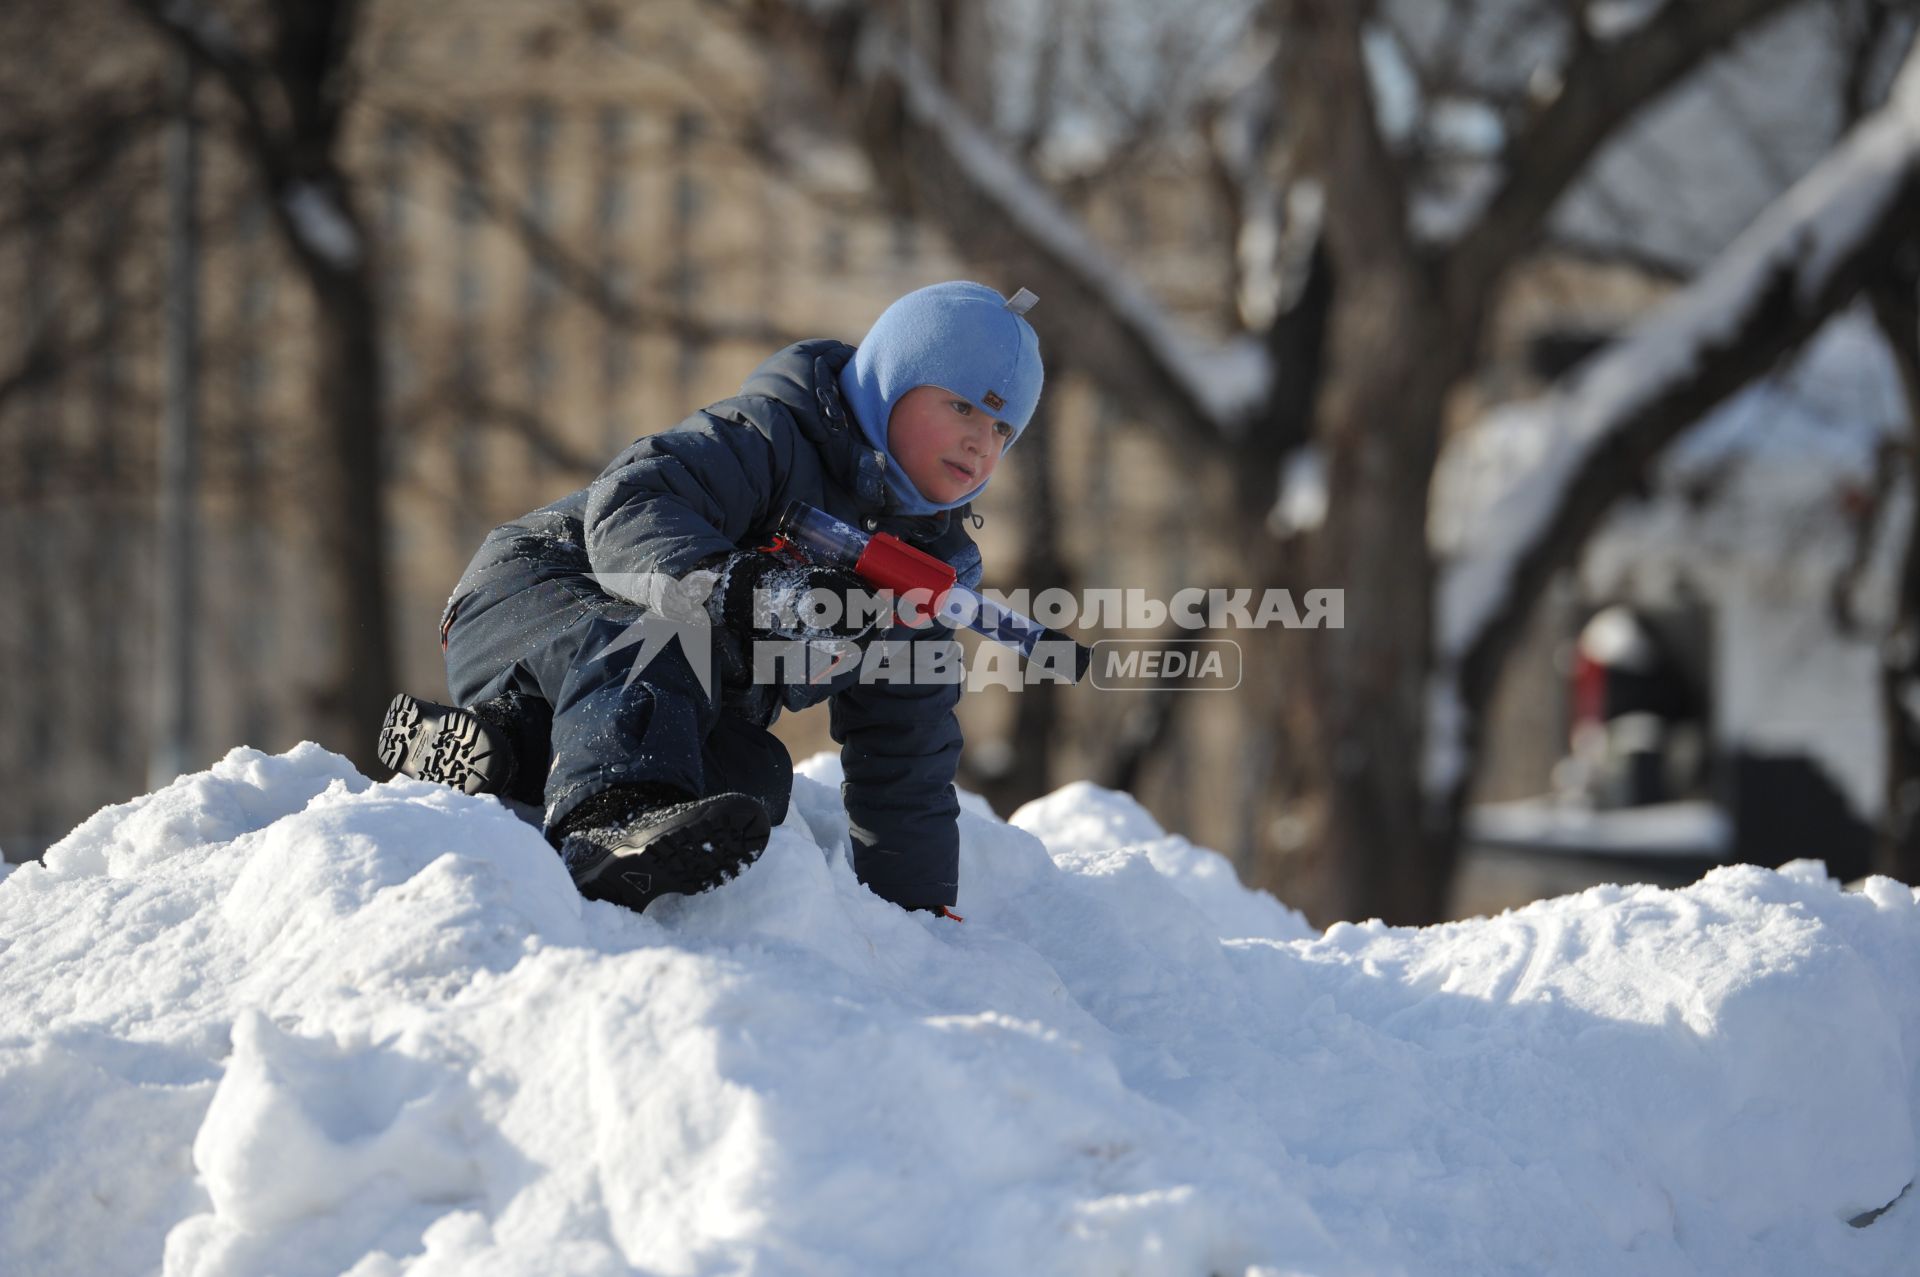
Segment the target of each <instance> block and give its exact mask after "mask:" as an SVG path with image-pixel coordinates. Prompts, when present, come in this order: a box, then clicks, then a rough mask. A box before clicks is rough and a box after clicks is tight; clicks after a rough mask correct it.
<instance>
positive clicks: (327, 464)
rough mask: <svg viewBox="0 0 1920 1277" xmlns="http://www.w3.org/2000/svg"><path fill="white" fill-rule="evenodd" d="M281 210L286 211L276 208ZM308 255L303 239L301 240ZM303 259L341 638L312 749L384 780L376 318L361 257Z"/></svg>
mask: <svg viewBox="0 0 1920 1277" xmlns="http://www.w3.org/2000/svg"><path fill="white" fill-rule="evenodd" d="M323 189H327V190H330V191H332V192H334V193H335V207H336V208H337V209H338V210H339V211H340V213H341V215H342V216H343V217H344V218H345V219H346V224H347V225H348V226H349V227H350V228H351V230H352V233H353V236H354V239H355V242H357V243H358V244H359V245H365V244H366V243H367V237H366V234H365V231H364V227H363V224H362V222H361V219H360V217H359V214H358V211H357V210H356V209H354V208H353V207H352V205H351V202H350V201H349V200H348V199H347V198H346V196H345V194H344V192H345V190H346V187H345V183H344V182H342V181H340V180H338V179H337V178H332V179H331V180H328V181H326V182H325V183H324V186H323ZM280 202H281V204H282V206H283V207H284V202H285V201H284V200H282V201H280ZM294 239H295V242H296V244H300V238H299V234H298V233H297V231H296V234H295V235H294ZM297 256H298V258H299V260H300V264H301V266H302V269H303V271H304V273H305V275H306V278H307V283H308V285H309V288H310V289H311V291H312V294H313V302H314V312H315V320H316V323H315V328H316V338H317V344H318V355H319V358H318V360H317V363H316V367H315V403H316V404H317V406H318V407H319V409H320V413H321V430H322V433H323V438H324V444H323V448H322V451H321V462H322V464H321V467H320V472H319V474H318V475H317V476H316V478H317V479H318V484H317V485H316V487H317V489H318V490H317V491H316V492H314V493H313V505H314V510H315V513H316V515H317V517H318V518H319V520H320V522H321V525H322V531H321V536H320V539H319V545H320V548H321V556H320V572H321V581H320V588H319V591H318V593H319V599H318V600H317V602H318V605H319V606H320V608H321V609H322V614H323V615H325V616H329V617H332V618H334V621H335V624H336V626H337V627H338V628H337V630H336V640H335V642H334V644H333V664H332V668H331V669H329V670H327V671H326V672H325V675H324V681H323V682H322V684H321V686H320V688H319V689H318V694H317V696H316V701H317V704H316V710H317V711H318V717H317V721H316V723H315V724H314V734H315V738H316V739H317V740H318V741H319V742H320V743H321V744H323V745H325V746H326V747H327V748H328V749H331V750H334V751H336V752H338V753H341V754H344V755H346V757H348V758H350V759H352V760H353V762H354V765H355V766H357V767H359V768H360V769H361V770H362V771H365V772H368V774H370V775H380V774H383V773H382V772H381V771H380V769H379V766H378V759H377V757H376V755H375V752H374V743H375V738H376V736H377V733H378V730H379V726H380V718H381V715H382V714H383V713H384V712H385V709H386V704H387V701H388V700H389V699H390V698H391V697H392V695H393V692H394V686H393V679H394V673H393V655H392V646H391V643H392V639H391V632H390V616H391V614H390V610H389V601H388V582H387V531H386V528H387V524H386V510H385V504H384V501H383V496H384V491H385V483H384V473H383V471H384V466H383V463H382V457H381V440H382V438H383V436H384V424H385V410H386V395H385V393H384V390H383V381H384V370H383V367H382V364H381V360H380V338H379V329H380V324H379V307H378V302H377V299H376V296H375V291H374V287H373V270H372V265H371V263H370V261H369V260H368V258H367V255H366V254H365V252H360V253H358V254H357V255H354V256H352V258H351V260H349V259H348V257H347V256H346V255H344V254H342V255H337V256H336V257H334V258H331V259H330V258H327V257H324V256H321V255H319V254H317V253H315V252H314V251H312V247H311V246H310V245H304V244H300V247H299V248H298V249H297Z"/></svg>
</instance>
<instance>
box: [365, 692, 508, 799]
mask: <svg viewBox="0 0 1920 1277" xmlns="http://www.w3.org/2000/svg"><path fill="white" fill-rule="evenodd" d="M524 699H525V698H523V697H520V696H519V695H518V694H517V693H513V692H508V693H506V694H505V695H503V696H496V697H494V698H493V699H492V700H490V701H483V702H481V703H480V704H478V705H473V706H469V707H467V708H465V709H458V708H455V707H454V706H451V705H438V704H435V703H434V702H433V701H423V700H420V699H418V698H416V697H412V696H408V695H406V694H405V693H402V694H400V695H399V696H396V697H394V698H393V702H392V703H391V704H390V705H388V706H387V717H386V721H385V722H383V723H382V724H381V725H380V761H381V762H383V763H385V764H386V765H387V766H389V767H391V768H393V770H395V771H396V772H399V773H400V774H401V775H403V776H413V777H416V778H417V779H420V780H431V781H438V782H439V783H440V784H443V785H451V786H453V787H454V788H455V789H457V790H459V791H460V792H461V793H464V794H503V795H508V796H512V797H515V798H519V799H520V800H521V801H526V802H532V803H535V804H538V803H539V801H540V794H539V793H538V792H537V791H536V792H533V793H532V794H531V796H527V795H525V794H522V793H521V792H520V791H522V790H526V789H527V788H528V786H527V785H525V784H516V781H518V780H519V779H520V775H521V773H522V772H523V771H524V772H530V773H532V779H534V780H535V781H538V779H539V775H538V770H539V769H538V767H537V766H535V767H529V768H522V767H521V766H520V765H519V760H518V758H517V757H516V752H517V751H516V750H515V738H516V737H517V736H523V735H525V733H524V732H523V731H522V730H520V728H521V724H520V722H519V720H520V718H522V717H523V716H524V715H523V714H522V708H523V707H522V705H521V702H522V701H523V700H524ZM535 762H536V763H537V762H538V760H535Z"/></svg>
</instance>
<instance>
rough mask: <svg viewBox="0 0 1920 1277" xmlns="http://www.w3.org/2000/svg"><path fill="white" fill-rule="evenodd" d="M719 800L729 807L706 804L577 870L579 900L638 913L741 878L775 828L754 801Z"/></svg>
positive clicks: (643, 831) (734, 796) (710, 801)
mask: <svg viewBox="0 0 1920 1277" xmlns="http://www.w3.org/2000/svg"><path fill="white" fill-rule="evenodd" d="M720 797H724V798H726V799H728V800H730V801H725V802H721V801H717V800H716V799H707V800H705V801H704V802H702V803H701V804H700V805H699V806H698V807H695V808H694V809H692V810H691V811H687V812H684V813H682V814H681V815H679V816H677V817H675V818H674V819H672V820H670V821H667V822H664V823H663V824H660V825H655V826H650V827H647V828H644V829H641V830H638V831H636V834H635V837H634V838H632V839H630V840H628V841H627V842H625V843H622V844H620V845H618V846H616V847H613V848H611V849H609V850H605V851H603V852H601V854H600V856H599V857H598V858H597V859H595V860H592V861H589V862H588V863H586V864H585V865H582V866H581V867H580V868H578V869H576V870H575V871H574V875H573V881H574V884H575V885H576V886H577V887H579V889H580V894H581V895H583V896H585V897H586V898H587V899H589V900H610V901H612V902H613V903H614V904H618V905H625V906H626V907H627V908H629V909H631V910H633V911H634V912H635V913H639V912H641V911H643V910H644V909H646V907H647V906H648V905H650V904H652V903H653V902H654V901H655V900H657V899H658V898H660V897H661V896H665V895H675V894H678V895H685V896H692V895H698V894H699V893H700V892H703V891H711V890H713V889H714V888H715V887H718V886H720V885H721V884H722V883H726V882H731V881H732V880H733V879H735V878H737V877H739V876H740V874H741V872H742V871H743V870H745V869H746V867H747V866H748V865H751V864H752V863H753V862H754V861H756V860H758V859H759V858H760V853H761V852H762V851H765V850H766V847H767V839H768V837H769V836H770V835H771V833H772V826H771V825H770V824H769V823H768V821H767V809H766V808H765V807H762V806H761V805H760V804H759V803H758V802H757V801H755V800H754V799H752V798H748V797H746V796H744V795H738V794H729V795H722V796H720Z"/></svg>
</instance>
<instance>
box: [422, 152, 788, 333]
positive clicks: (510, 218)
mask: <svg viewBox="0 0 1920 1277" xmlns="http://www.w3.org/2000/svg"><path fill="white" fill-rule="evenodd" d="M426 134H427V137H428V139H429V140H430V141H431V143H432V144H433V146H434V148H435V150H437V151H438V152H439V153H440V154H441V156H443V157H444V158H445V159H446V160H447V162H448V163H449V164H451V165H452V166H453V168H454V169H455V171H456V172H457V173H458V174H459V175H460V177H461V179H462V181H464V182H465V183H466V190H467V192H468V194H469V196H470V197H471V198H472V199H473V201H474V203H475V206H476V207H477V209H478V211H479V212H481V213H482V214H484V215H486V216H487V217H490V218H492V219H493V220H494V221H495V222H496V223H498V224H499V225H501V226H504V227H505V228H506V229H507V230H508V231H510V232H512V234H513V235H514V237H515V238H516V239H518V240H519V241H520V244H521V246H522V247H523V248H525V249H526V251H527V255H528V256H529V257H531V258H532V259H533V260H534V262H536V263H537V264H538V265H539V266H540V267H541V268H542V269H543V270H545V271H546V272H547V273H548V275H549V276H550V277H551V278H552V279H553V281H554V282H555V283H556V284H558V285H559V286H561V287H562V288H565V289H567V290H568V291H569V292H572V293H573V294H575V295H576V296H578V297H579V298H580V299H581V300H582V301H584V302H586V303H587V304H588V305H589V306H590V307H592V308H593V310H594V311H595V313H597V314H598V315H599V316H600V317H601V318H603V319H605V320H606V321H607V322H608V323H610V324H612V325H614V326H615V327H617V328H622V329H626V330H629V331H633V332H661V333H671V334H673V335H675V336H680V337H685V338H687V339H689V340H692V341H704V342H718V341H742V342H751V343H753V344H756V345H782V346H784V345H787V344H790V343H792V342H795V341H798V340H800V339H801V337H803V336H805V334H800V333H793V332H790V331H788V330H787V329H785V328H782V327H780V326H778V325H776V324H772V323H768V322H766V321H764V320H748V321H745V322H740V323H729V322H723V321H717V320H711V319H705V318H702V317H700V316H697V315H695V314H693V313H691V312H690V311H688V310H686V309H684V308H681V307H650V306H640V305H636V304H635V303H634V302H632V301H630V300H628V299H627V298H626V297H625V296H624V295H623V294H622V293H621V291H620V290H619V289H618V288H617V287H616V285H615V283H614V281H613V279H612V278H611V277H610V276H609V275H608V274H607V273H606V272H605V271H603V270H600V269H599V268H597V267H595V266H594V265H593V264H592V263H590V262H587V261H585V260H584V259H582V258H581V257H579V256H578V255H577V254H575V253H574V252H573V250H572V249H570V248H569V247H567V245H566V244H565V243H564V242H563V241H562V240H561V239H560V238H559V237H558V236H556V235H555V234H554V233H553V232H552V231H550V230H549V229H547V227H546V226H545V225H544V224H543V223H542V221H541V219H540V217H539V216H538V214H536V213H535V212H534V210H533V209H532V208H530V207H528V205H527V204H526V202H525V201H523V200H519V199H514V198H512V197H510V196H508V195H507V194H505V193H504V192H503V191H502V189H501V187H500V185H499V184H497V183H495V182H493V181H492V180H491V179H490V178H489V176H488V173H487V169H486V161H485V157H484V155H483V154H482V152H481V149H480V147H479V145H478V144H477V143H476V142H475V141H474V140H473V138H472V137H471V136H469V135H467V134H466V133H465V132H464V131H463V130H461V129H460V128H459V127H458V126H456V125H455V124H454V123H453V122H451V121H446V120H442V121H435V122H431V123H430V124H429V125H428V127H427V130H426Z"/></svg>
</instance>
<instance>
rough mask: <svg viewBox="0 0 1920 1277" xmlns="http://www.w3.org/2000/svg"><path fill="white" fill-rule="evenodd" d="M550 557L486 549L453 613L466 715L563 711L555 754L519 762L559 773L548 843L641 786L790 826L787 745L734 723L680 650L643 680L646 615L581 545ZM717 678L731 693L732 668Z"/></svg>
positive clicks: (450, 621) (450, 673)
mask: <svg viewBox="0 0 1920 1277" xmlns="http://www.w3.org/2000/svg"><path fill="white" fill-rule="evenodd" d="M525 548H527V549H532V548H535V547H525ZM537 548H538V549H539V550H540V551H542V552H540V553H526V552H523V553H519V554H507V555H500V554H495V555H491V556H490V555H488V554H487V552H486V551H483V552H482V556H481V557H480V558H478V559H476V560H475V561H474V563H473V565H472V566H471V567H469V568H468V569H467V574H466V575H465V576H464V577H462V578H461V581H460V585H459V587H458V589H456V590H455V592H454V596H453V598H452V599H451V600H450V601H449V602H448V604H447V614H446V616H445V618H444V620H443V622H442V636H443V638H444V640H445V647H446V658H447V687H448V690H450V691H451V692H452V693H453V699H454V701H455V703H456V704H460V705H472V704H475V703H476V702H479V701H484V700H488V699H490V698H492V697H495V696H498V695H500V694H501V693H503V692H508V691H514V692H520V693H522V694H523V695H527V696H531V697H535V698H537V699H538V700H539V701H541V702H544V703H545V704H546V705H547V706H548V707H550V709H551V710H552V714H553V720H552V729H551V735H550V741H549V748H548V756H547V757H546V758H544V759H542V758H522V759H520V760H519V765H520V767H521V768H523V769H525V768H528V767H544V768H546V769H547V778H546V795H545V801H546V818H545V825H546V829H547V831H548V832H549V833H551V832H552V830H553V829H554V827H555V826H557V825H558V824H559V823H560V821H561V820H562V819H564V818H565V816H566V815H567V813H568V812H570V811H572V810H573V809H574V808H575V807H577V806H579V805H580V803H581V802H582V801H583V800H585V799H587V798H589V797H591V796H592V795H594V794H596V793H599V792H600V791H601V790H604V789H607V788H610V787H611V786H614V785H629V784H637V783H640V782H656V783H660V784H667V785H673V786H676V787H678V788H680V789H684V790H686V791H688V792H689V793H692V794H694V795H696V796H701V797H704V796H706V795H709V794H718V793H727V792H738V793H744V794H749V795H751V796H753V797H754V798H757V799H759V800H760V802H761V803H762V804H763V805H765V807H766V809H767V818H768V819H769V820H770V821H772V822H773V823H774V824H776V825H777V824H779V823H780V822H781V821H782V820H784V819H785V818H786V814H787V803H788V800H789V799H790V797H791V796H792V792H793V759H792V757H791V756H790V755H789V754H788V753H787V748H786V746H785V745H783V744H782V743H781V742H780V740H779V738H778V737H776V736H774V735H773V733H771V732H769V731H767V730H766V729H765V728H764V727H762V726H760V725H758V724H756V723H753V722H749V721H747V720H746V719H743V718H738V717H735V716H733V715H731V714H726V713H722V712H721V710H720V709H719V707H718V704H717V701H716V698H715V696H710V695H709V694H708V693H707V692H706V691H705V690H703V689H702V688H701V686H700V683H699V680H698V679H697V678H696V677H695V675H694V672H693V667H692V666H691V665H690V664H689V663H688V661H687V659H686V657H685V655H684V654H683V653H682V651H681V647H680V644H679V642H674V643H672V644H669V645H668V646H667V647H666V649H665V650H664V651H662V652H660V653H659V654H657V655H655V656H654V657H652V659H651V660H650V661H649V663H648V664H647V666H646V668H645V669H643V670H642V671H641V672H640V674H639V676H638V677H636V678H633V679H632V680H631V681H629V678H628V676H629V675H630V674H632V672H633V665H634V661H635V659H636V658H637V657H638V656H639V654H640V650H641V647H640V644H638V643H633V642H628V643H627V644H626V645H624V646H620V642H621V640H622V638H623V637H629V636H630V631H629V627H630V626H632V625H633V623H634V622H635V621H636V620H638V619H639V618H640V616H641V615H642V609H640V608H639V607H637V606H636V605H634V604H631V603H628V602H626V601H625V600H623V599H619V598H616V597H614V596H613V595H610V594H607V593H606V592H605V591H603V590H601V589H600V588H599V587H598V586H597V585H596V583H595V582H594V580H593V578H592V576H591V575H590V572H589V568H588V566H587V563H586V560H585V554H584V551H580V550H579V547H577V546H574V545H568V544H565V543H561V544H560V545H557V546H556V545H555V544H554V543H552V542H548V543H546V544H544V545H541V546H538V547H537ZM576 559H577V562H576V561H575V560H576ZM609 649H616V650H611V651H609ZM713 670H714V681H715V683H716V686H715V688H714V692H715V694H716V695H717V693H718V691H719V688H718V686H717V683H718V678H719V670H720V663H719V661H718V660H716V661H715V662H714V664H713ZM522 774H523V775H524V774H525V773H524V771H523V773H522Z"/></svg>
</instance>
